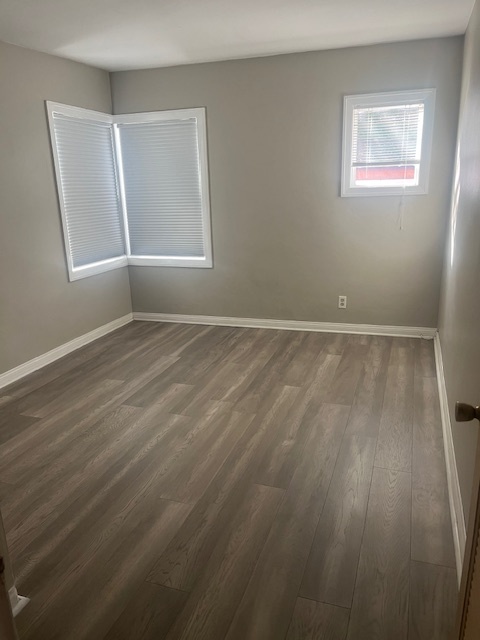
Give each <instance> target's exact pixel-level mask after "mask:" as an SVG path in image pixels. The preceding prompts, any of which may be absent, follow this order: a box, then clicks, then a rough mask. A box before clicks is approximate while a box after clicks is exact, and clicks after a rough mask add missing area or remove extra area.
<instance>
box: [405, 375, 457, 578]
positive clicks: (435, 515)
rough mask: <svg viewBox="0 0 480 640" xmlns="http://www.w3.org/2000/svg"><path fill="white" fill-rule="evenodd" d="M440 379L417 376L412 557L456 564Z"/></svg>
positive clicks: (414, 425)
mask: <svg viewBox="0 0 480 640" xmlns="http://www.w3.org/2000/svg"><path fill="white" fill-rule="evenodd" d="M445 469H446V465H445V454H444V449H443V435H442V423H441V418H440V405H439V401H438V391H437V380H436V378H432V377H417V376H416V377H415V398H414V424H413V468H412V556H411V557H412V560H421V561H423V562H431V563H433V564H440V565H445V566H447V567H455V551H454V546H453V535H452V524H451V518H450V504H449V499H448V486H447V478H446V472H445Z"/></svg>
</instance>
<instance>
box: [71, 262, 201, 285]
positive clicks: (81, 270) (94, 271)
mask: <svg viewBox="0 0 480 640" xmlns="http://www.w3.org/2000/svg"><path fill="white" fill-rule="evenodd" d="M127 265H133V266H136V267H188V268H190V269H212V268H213V260H212V259H211V258H210V257H208V258H207V257H202V258H191V257H190V258H182V257H178V258H172V257H171V256H128V257H127V256H120V257H118V258H112V259H111V260H103V261H101V262H95V263H94V264H87V265H85V266H84V267H77V268H76V269H70V270H69V280H70V282H73V281H74V280H81V279H82V278H88V277H90V276H95V275H98V274H99V273H104V272H105V271H112V270H113V269H120V268H121V267H126V266H127Z"/></svg>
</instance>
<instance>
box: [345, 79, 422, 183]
mask: <svg viewBox="0 0 480 640" xmlns="http://www.w3.org/2000/svg"><path fill="white" fill-rule="evenodd" d="M433 99H434V92H433V90H426V91H414V92H399V93H393V94H373V95H370V96H348V97H347V98H346V101H345V115H344V118H345V121H344V167H343V174H342V195H365V194H367V195H375V193H377V194H382V195H384V194H385V193H388V194H395V193H426V189H427V179H428V164H429V155H430V145H431V134H432V125H433ZM425 133H426V135H425ZM362 190H364V193H363V194H361V193H359V192H360V191H362Z"/></svg>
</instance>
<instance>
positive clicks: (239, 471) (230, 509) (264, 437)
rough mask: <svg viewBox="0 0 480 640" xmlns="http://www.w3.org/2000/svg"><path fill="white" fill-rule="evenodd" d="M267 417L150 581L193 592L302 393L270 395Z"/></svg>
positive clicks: (235, 453) (241, 444)
mask: <svg viewBox="0 0 480 640" xmlns="http://www.w3.org/2000/svg"><path fill="white" fill-rule="evenodd" d="M270 395H271V398H270V401H269V402H268V403H267V405H268V410H266V411H265V413H264V415H262V416H261V417H258V418H255V419H254V421H253V422H251V424H250V425H249V427H248V428H247V430H246V431H245V432H244V433H243V435H242V437H241V438H240V440H239V441H238V444H237V446H236V447H235V448H234V449H233V450H232V452H231V453H230V455H229V456H228V458H227V459H226V460H225V462H224V463H223V465H222V467H221V468H220V469H219V472H218V473H217V475H216V476H215V477H214V478H213V480H212V482H211V483H210V485H209V487H208V488H207V490H206V491H205V494H204V496H203V497H202V499H201V500H200V501H199V502H198V503H197V504H196V505H195V507H194V508H193V509H192V511H191V513H190V515H189V516H188V518H187V519H186V520H185V523H184V525H183V526H182V527H181V529H180V530H179V532H178V533H177V535H176V536H175V537H174V538H173V540H172V541H171V543H170V545H169V546H168V547H167V549H166V550H165V553H164V554H163V555H162V556H161V557H160V558H159V560H158V561H157V563H156V564H155V565H154V566H153V568H152V570H151V572H150V575H149V577H148V580H151V581H152V582H154V583H156V584H161V585H164V586H168V587H173V588H176V589H185V590H190V589H191V588H192V586H193V585H194V584H195V583H196V582H197V580H198V579H199V576H200V575H201V572H202V570H203V567H204V566H206V564H207V563H208V560H209V558H210V556H211V555H212V553H213V551H214V550H215V546H216V543H217V540H218V536H219V534H220V533H221V532H222V531H223V530H224V528H225V527H228V526H230V525H231V522H232V521H233V519H234V516H235V511H236V509H237V503H238V501H240V500H241V499H242V498H241V496H242V495H243V493H244V491H246V488H247V487H248V486H249V484H251V482H252V478H253V473H254V470H255V468H256V465H257V464H258V458H259V456H260V455H261V452H262V451H264V450H265V449H266V448H267V447H268V446H269V442H270V441H271V439H272V437H273V435H274V433H275V429H276V425H277V424H278V422H279V421H281V420H283V419H284V417H285V416H286V415H287V414H288V411H289V410H290V408H291V406H292V404H293V402H294V401H295V398H296V397H297V395H298V389H297V388H295V387H280V388H278V389H277V390H275V391H274V392H272V393H271V394H270Z"/></svg>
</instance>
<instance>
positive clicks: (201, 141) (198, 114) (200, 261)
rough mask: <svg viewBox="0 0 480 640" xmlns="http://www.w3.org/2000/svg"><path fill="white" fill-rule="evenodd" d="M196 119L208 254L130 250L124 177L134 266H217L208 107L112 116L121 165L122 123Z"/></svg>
mask: <svg viewBox="0 0 480 640" xmlns="http://www.w3.org/2000/svg"><path fill="white" fill-rule="evenodd" d="M192 118H195V120H196V123H197V142H198V165H199V174H200V190H201V196H202V224H203V245H204V248H205V256H204V257H200V258H197V257H193V256H138V255H133V254H132V253H131V251H130V243H129V240H128V238H129V236H128V211H127V204H126V198H125V188H124V184H123V179H120V192H121V202H122V207H123V212H124V220H125V225H126V233H125V236H126V238H127V257H128V264H131V265H133V266H142V267H148V266H159V267H193V268H196V269H211V268H212V267H213V251H212V230H211V212H210V188H209V187H210V185H209V172H208V151H207V123H206V109H205V107H194V108H190V109H170V110H168V111H147V112H143V113H123V114H119V115H114V116H112V121H113V127H114V138H115V141H116V145H115V147H116V153H117V157H118V165H119V166H120V167H121V166H122V165H123V160H122V148H121V144H120V136H119V131H118V125H119V124H141V123H144V122H159V121H162V120H189V119H192Z"/></svg>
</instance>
